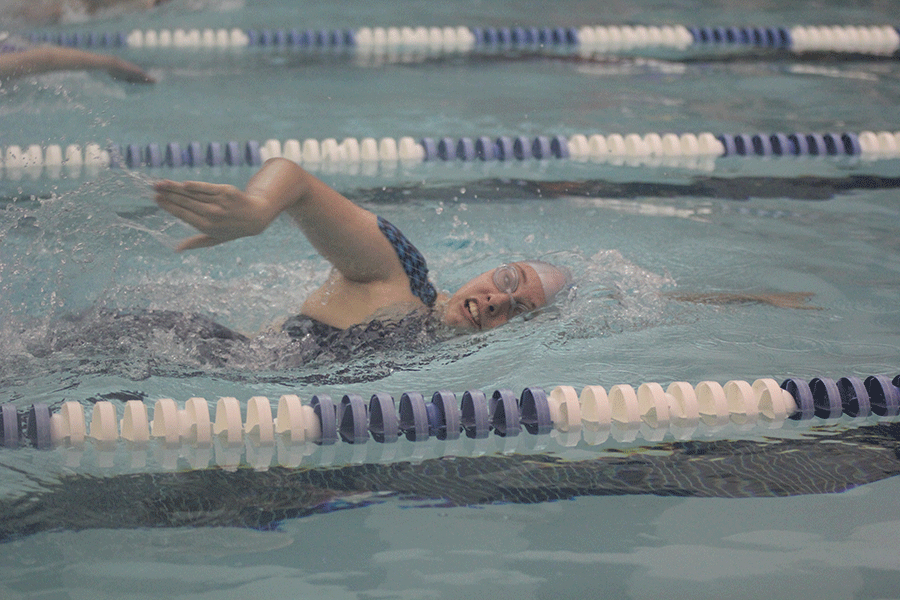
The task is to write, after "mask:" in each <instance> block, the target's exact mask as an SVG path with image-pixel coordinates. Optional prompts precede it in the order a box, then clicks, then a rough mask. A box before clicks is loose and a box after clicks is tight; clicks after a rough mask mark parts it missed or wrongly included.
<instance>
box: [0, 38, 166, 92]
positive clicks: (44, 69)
mask: <svg viewBox="0 0 900 600" xmlns="http://www.w3.org/2000/svg"><path fill="white" fill-rule="evenodd" d="M51 71H106V72H107V73H109V75H110V77H112V78H113V79H118V80H121V81H126V82H129V83H155V80H154V79H153V77H151V76H150V75H148V74H147V73H145V72H144V70H143V69H141V68H140V67H139V66H137V65H135V64H133V63H130V62H128V61H126V60H122V59H121V58H117V57H115V56H108V55H106V54H97V53H94V52H85V51H83V50H78V49H75V48H63V47H59V46H40V47H37V48H29V49H24V50H21V51H19V52H4V53H2V54H0V81H8V80H10V79H15V78H17V77H25V76H28V75H40V74H41V73H49V72H51Z"/></svg>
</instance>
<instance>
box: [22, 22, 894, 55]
mask: <svg viewBox="0 0 900 600" xmlns="http://www.w3.org/2000/svg"><path fill="white" fill-rule="evenodd" d="M28 37H29V39H30V40H31V41H32V42H33V43H50V44H57V45H61V46H68V47H79V48H103V49H116V48H128V49H132V50H137V49H156V48H161V49H168V48H182V49H208V50H215V49H218V50H225V49H232V50H233V49H251V48H260V49H284V48H293V49H299V50H320V51H322V50H327V51H331V52H334V51H350V52H354V53H375V52H388V53H389V52H393V51H420V52H428V53H462V52H477V51H485V50H487V51H492V50H498V49H540V48H550V49H554V50H556V51H578V52H590V51H604V52H615V51H635V50H641V49H653V48H663V49H674V50H679V51H684V50H689V49H694V48H698V49H704V48H727V49H740V48H763V49H776V50H789V51H792V52H850V53H861V54H872V55H891V54H893V53H895V52H897V51H898V49H900V31H898V28H897V27H895V26H892V25H881V26H855V25H832V26H817V25H793V26H788V25H783V26H770V27H754V26H718V27H708V26H685V25H680V24H672V25H584V26H580V27H559V26H543V27H516V26H513V27H502V26H501V27H480V26H475V27H465V26H456V27H423V26H419V27H409V26H405V27H403V26H400V27H360V28H358V29H315V30H314V29H300V28H293V29H285V28H275V29H240V28H233V29H221V28H220V29H212V28H202V29H201V28H195V29H174V30H169V29H160V30H154V29H147V30H141V29H134V30H132V31H130V32H127V33H126V32H124V31H116V32H102V33H97V32H86V33H80V32H74V33H57V32H34V33H31V34H29V35H28Z"/></svg>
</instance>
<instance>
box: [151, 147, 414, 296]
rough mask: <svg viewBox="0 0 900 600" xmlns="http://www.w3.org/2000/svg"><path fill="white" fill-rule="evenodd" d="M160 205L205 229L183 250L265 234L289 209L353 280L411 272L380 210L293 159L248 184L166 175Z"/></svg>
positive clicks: (269, 166)
mask: <svg viewBox="0 0 900 600" xmlns="http://www.w3.org/2000/svg"><path fill="white" fill-rule="evenodd" d="M155 189H156V191H157V196H156V201H157V203H158V204H159V206H160V207H162V208H163V209H165V210H166V211H168V212H170V213H172V214H173V215H174V216H176V217H178V218H179V219H181V220H183V221H185V222H186V223H188V224H189V225H192V226H194V227H195V228H197V229H199V230H200V231H201V232H202V233H201V234H200V235H197V236H194V237H191V238H188V239H186V240H184V241H183V242H182V243H181V244H180V245H179V246H178V250H179V251H181V250H189V249H195V248H204V247H208V246H214V245H216V244H221V243H223V242H227V241H230V240H234V239H237V238H240V237H247V236H252V235H257V234H259V233H261V232H262V231H263V230H265V229H266V227H268V226H269V224H270V223H271V222H272V221H274V220H275V218H276V217H277V216H278V215H279V214H280V213H282V212H286V213H287V214H289V215H290V216H291V217H292V218H293V219H294V221H296V223H297V225H299V227H300V229H301V230H302V231H303V233H304V234H305V235H306V237H307V238H308V239H309V241H310V242H311V243H312V245H313V246H314V247H315V248H316V250H317V251H318V252H319V253H320V254H322V256H323V257H325V258H326V259H327V260H328V261H329V262H331V264H332V265H334V266H335V268H336V269H337V270H338V271H339V272H340V273H341V274H342V275H343V276H344V277H346V278H347V279H348V280H350V281H353V282H359V283H370V282H375V281H385V282H388V281H397V282H403V286H404V287H408V286H406V283H405V281H406V279H405V278H406V275H405V273H404V272H403V268H402V265H401V264H400V261H399V259H398V258H397V255H396V252H395V251H394V249H393V247H392V246H391V245H390V243H389V242H388V241H387V239H386V238H385V237H384V235H383V234H382V233H381V232H380V230H379V228H378V221H377V217H376V216H375V215H374V214H372V213H371V212H369V211H368V210H366V209H364V208H362V207H360V206H357V205H356V204H354V203H353V202H351V201H350V200H348V199H347V198H345V197H344V196H343V195H341V194H340V193H338V192H337V191H335V190H333V189H332V188H330V187H329V186H328V185H326V184H325V183H323V182H322V181H320V180H319V179H317V178H316V177H314V176H312V175H311V174H309V173H308V172H306V171H305V170H304V169H302V168H301V167H299V166H298V165H296V164H295V163H293V162H291V161H289V160H286V159H272V160H269V161H267V162H266V164H265V165H263V167H262V168H261V169H260V170H259V171H258V172H257V173H256V174H255V175H254V176H253V177H252V178H251V179H250V181H249V182H248V184H247V188H246V190H245V191H241V190H239V189H238V188H236V187H234V186H232V185H220V184H212V183H202V182H192V181H187V182H182V183H177V182H173V181H160V182H158V183H157V184H156V185H155Z"/></svg>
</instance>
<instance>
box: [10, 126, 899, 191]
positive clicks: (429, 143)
mask: <svg viewBox="0 0 900 600" xmlns="http://www.w3.org/2000/svg"><path fill="white" fill-rule="evenodd" d="M275 157H284V158H287V159H289V160H292V161H294V162H296V163H298V164H302V165H304V166H306V167H309V168H311V169H313V170H315V169H319V168H323V169H326V170H335V171H341V170H344V171H352V170H354V169H359V167H360V166H361V165H373V164H378V163H381V164H392V163H402V164H404V165H409V164H415V163H421V162H450V161H463V162H478V161H481V162H490V161H498V162H516V161H524V160H558V159H570V160H576V161H596V162H607V163H611V164H617V163H619V164H626V163H627V164H629V165H668V164H670V163H671V164H673V165H678V164H684V165H686V166H691V164H692V161H693V162H694V163H695V166H699V165H700V162H701V161H705V163H711V162H713V161H715V159H719V158H731V157H739V158H740V157H746V158H779V157H789V158H791V157H792V158H813V159H817V158H834V159H841V158H847V157H856V158H859V159H862V160H881V159H893V158H897V157H900V131H878V132H874V131H862V132H859V133H855V132H825V133H817V132H812V133H803V132H794V133H784V132H775V133H739V134H719V135H714V134H712V133H710V132H701V133H680V134H677V133H646V134H638V133H629V134H625V135H622V134H618V133H611V134H606V135H603V134H597V133H595V134H590V135H585V134H575V135H571V136H564V135H538V136H476V137H460V138H453V137H439V138H433V137H423V138H420V139H418V140H417V139H414V138H412V137H409V136H405V137H400V138H392V137H384V138H380V139H375V138H371V137H368V138H362V139H357V138H352V137H348V138H345V139H343V140H341V141H338V140H337V139H336V138H325V139H323V140H318V139H313V138H308V139H304V140H302V141H301V140H299V139H288V140H285V141H283V142H282V141H281V140H277V139H269V140H266V141H265V142H262V143H260V142H258V141H255V140H251V141H246V142H237V141H227V142H217V141H213V142H206V143H200V142H198V141H191V142H187V143H182V142H177V141H172V142H167V143H164V144H158V143H150V144H134V143H132V144H117V143H113V144H106V145H101V144H98V143H88V144H85V145H83V146H82V145H79V144H68V145H66V146H65V148H63V147H62V146H61V145H59V144H49V145H46V146H44V145H41V144H36V143H34V144H25V145H9V146H6V147H5V148H0V164H2V167H3V168H4V170H5V172H6V175H7V177H8V178H11V179H16V178H20V177H22V176H26V175H27V176H30V177H37V176H40V175H42V174H45V175H47V176H48V177H51V178H58V177H61V176H63V175H78V174H80V173H81V172H82V170H83V169H88V170H91V169H93V170H97V169H100V168H117V167H127V168H130V169H137V168H149V169H159V168H181V167H222V166H231V167H239V166H259V165H260V164H262V163H264V162H265V161H266V160H268V159H269V158H275ZM705 163H704V165H705ZM705 166H707V167H710V165H705ZM710 168H711V167H710Z"/></svg>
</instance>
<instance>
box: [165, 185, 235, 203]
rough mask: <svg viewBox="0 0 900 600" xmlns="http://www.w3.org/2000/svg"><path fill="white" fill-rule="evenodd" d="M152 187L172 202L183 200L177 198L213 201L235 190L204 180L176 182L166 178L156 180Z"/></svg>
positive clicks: (231, 187) (232, 187)
mask: <svg viewBox="0 0 900 600" xmlns="http://www.w3.org/2000/svg"><path fill="white" fill-rule="evenodd" d="M153 188H154V189H155V190H156V192H157V193H158V194H162V195H164V196H166V197H169V198H171V200H172V201H173V202H179V203H182V202H183V200H182V201H179V198H183V199H185V200H193V201H196V202H203V203H208V202H215V201H216V200H217V199H223V198H224V197H225V196H227V195H228V194H229V193H231V192H233V191H235V190H236V188H234V186H230V185H223V184H217V183H206V182H204V181H183V182H178V181H170V180H168V179H163V180H161V181H157V182H156V183H155V184H154V186H153Z"/></svg>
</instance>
